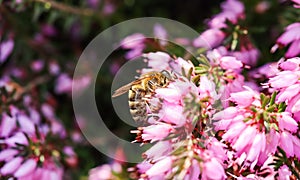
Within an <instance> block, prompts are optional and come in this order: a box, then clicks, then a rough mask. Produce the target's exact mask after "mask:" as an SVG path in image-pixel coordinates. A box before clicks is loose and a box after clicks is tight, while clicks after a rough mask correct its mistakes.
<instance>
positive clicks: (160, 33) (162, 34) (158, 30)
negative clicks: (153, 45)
mask: <svg viewBox="0 0 300 180" xmlns="http://www.w3.org/2000/svg"><path fill="white" fill-rule="evenodd" d="M153 33H154V36H155V37H156V38H158V39H159V43H160V44H161V45H162V46H165V45H166V44H167V43H168V41H165V40H167V39H168V33H167V31H166V29H165V28H164V27H163V26H162V25H160V24H155V25H154V29H153Z"/></svg>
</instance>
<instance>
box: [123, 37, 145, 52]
mask: <svg viewBox="0 0 300 180" xmlns="http://www.w3.org/2000/svg"><path fill="white" fill-rule="evenodd" d="M145 38H146V37H145V36H144V35H143V34H140V33H136V34H132V35H130V36H127V37H126V38H125V39H123V40H122V41H121V43H120V45H121V46H122V47H123V48H125V49H135V48H136V47H137V46H141V45H143V41H144V40H145Z"/></svg>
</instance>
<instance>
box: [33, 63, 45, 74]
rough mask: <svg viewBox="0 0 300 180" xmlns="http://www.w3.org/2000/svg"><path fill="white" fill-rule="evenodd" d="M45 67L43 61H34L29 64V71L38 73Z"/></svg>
mask: <svg viewBox="0 0 300 180" xmlns="http://www.w3.org/2000/svg"><path fill="white" fill-rule="evenodd" d="M44 66H45V62H44V61H43V60H36V61H33V62H32V63H31V69H32V70H33V71H34V72H40V71H41V70H42V69H43V68H44Z"/></svg>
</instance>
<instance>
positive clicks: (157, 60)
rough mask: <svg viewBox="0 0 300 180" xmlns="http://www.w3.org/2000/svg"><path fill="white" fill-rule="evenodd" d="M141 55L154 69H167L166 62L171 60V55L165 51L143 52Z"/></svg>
mask: <svg viewBox="0 0 300 180" xmlns="http://www.w3.org/2000/svg"><path fill="white" fill-rule="evenodd" d="M143 57H145V58H146V59H147V60H148V66H149V67H151V68H152V69H154V70H158V71H162V70H168V69H169V68H168V67H169V64H168V63H169V61H170V60H171V57H170V56H169V55H168V54H167V53H165V52H155V53H153V52H151V53H148V54H144V55H143Z"/></svg>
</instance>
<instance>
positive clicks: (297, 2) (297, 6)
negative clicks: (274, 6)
mask: <svg viewBox="0 0 300 180" xmlns="http://www.w3.org/2000/svg"><path fill="white" fill-rule="evenodd" d="M292 1H293V2H294V3H296V4H295V5H294V7H295V8H300V1H299V0H292Z"/></svg>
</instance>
